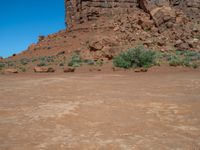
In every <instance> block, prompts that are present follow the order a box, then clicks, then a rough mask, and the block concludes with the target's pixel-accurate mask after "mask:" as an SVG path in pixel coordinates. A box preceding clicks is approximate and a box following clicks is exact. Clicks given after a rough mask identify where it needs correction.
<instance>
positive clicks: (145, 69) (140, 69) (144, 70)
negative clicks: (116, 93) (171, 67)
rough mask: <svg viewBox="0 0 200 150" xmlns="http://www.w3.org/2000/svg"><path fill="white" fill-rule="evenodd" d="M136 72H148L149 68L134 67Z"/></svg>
mask: <svg viewBox="0 0 200 150" xmlns="http://www.w3.org/2000/svg"><path fill="white" fill-rule="evenodd" d="M134 71H135V72H147V71H148V69H147V68H136V69H134Z"/></svg>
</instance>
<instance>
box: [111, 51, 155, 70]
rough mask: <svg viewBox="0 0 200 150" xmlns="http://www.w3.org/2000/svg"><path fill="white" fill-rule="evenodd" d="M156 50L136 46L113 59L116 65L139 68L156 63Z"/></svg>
mask: <svg viewBox="0 0 200 150" xmlns="http://www.w3.org/2000/svg"><path fill="white" fill-rule="evenodd" d="M155 61H156V52H154V51H152V50H148V49H144V48H143V47H136V48H132V49H129V50H128V51H125V52H122V53H120V54H119V55H118V56H116V57H115V58H114V59H113V64H114V66H115V67H120V68H126V69H129V68H137V67H145V68H148V67H151V66H152V65H154V64H155Z"/></svg>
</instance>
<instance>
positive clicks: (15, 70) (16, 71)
mask: <svg viewBox="0 0 200 150" xmlns="http://www.w3.org/2000/svg"><path fill="white" fill-rule="evenodd" d="M5 72H6V73H18V70H17V69H5Z"/></svg>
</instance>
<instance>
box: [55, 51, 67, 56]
mask: <svg viewBox="0 0 200 150" xmlns="http://www.w3.org/2000/svg"><path fill="white" fill-rule="evenodd" d="M64 54H65V51H61V52H58V53H57V55H56V56H59V55H64Z"/></svg>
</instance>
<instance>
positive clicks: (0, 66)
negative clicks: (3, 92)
mask: <svg viewBox="0 0 200 150" xmlns="http://www.w3.org/2000/svg"><path fill="white" fill-rule="evenodd" d="M4 67H5V63H3V62H0V70H2V69H3V68H4Z"/></svg>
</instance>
